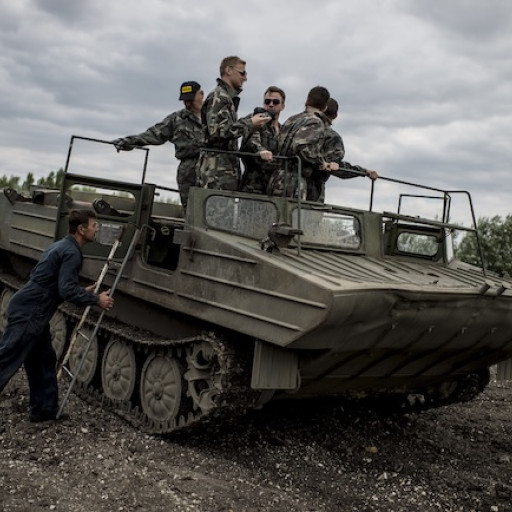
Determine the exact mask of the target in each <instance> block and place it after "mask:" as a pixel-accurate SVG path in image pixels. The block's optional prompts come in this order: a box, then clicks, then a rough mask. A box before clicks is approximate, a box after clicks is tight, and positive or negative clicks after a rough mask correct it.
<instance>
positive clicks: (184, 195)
mask: <svg viewBox="0 0 512 512" xmlns="http://www.w3.org/2000/svg"><path fill="white" fill-rule="evenodd" d="M196 168H197V158H187V159H184V160H182V161H181V162H180V165H179V166H178V172H177V176H176V181H177V182H178V189H179V191H180V200H181V205H182V206H183V209H184V210H186V209H187V203H188V193H189V190H190V187H195V186H196V182H197V177H196Z"/></svg>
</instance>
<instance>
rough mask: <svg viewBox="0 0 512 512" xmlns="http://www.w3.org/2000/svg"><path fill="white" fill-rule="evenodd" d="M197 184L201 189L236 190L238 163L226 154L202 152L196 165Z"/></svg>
mask: <svg viewBox="0 0 512 512" xmlns="http://www.w3.org/2000/svg"><path fill="white" fill-rule="evenodd" d="M197 182H198V186H199V187H201V188H214V189H217V190H238V186H239V183H240V161H239V159H238V157H237V156H234V155H230V154H227V153H217V154H215V153H211V152H202V153H201V156H200V157H199V163H198V165H197Z"/></svg>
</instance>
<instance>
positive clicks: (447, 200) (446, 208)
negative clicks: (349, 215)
mask: <svg viewBox="0 0 512 512" xmlns="http://www.w3.org/2000/svg"><path fill="white" fill-rule="evenodd" d="M75 139H80V140H85V141H89V142H98V143H100V144H111V145H113V144H114V143H113V141H106V140H101V139H95V138H91V137H82V136H78V135H72V136H71V141H70V144H69V150H68V155H67V159H66V165H65V168H64V172H65V173H67V172H68V167H69V161H70V157H71V151H72V149H73V143H74V141H75ZM134 149H140V150H144V151H145V152H146V154H145V158H144V166H143V171H142V180H141V183H142V184H144V183H145V182H146V173H147V164H148V157H149V148H147V147H145V146H134ZM200 150H201V151H203V152H209V153H227V154H231V155H234V156H237V157H242V156H248V157H258V154H257V153H248V152H243V151H230V150H223V149H214V148H205V147H203V148H201V149H200ZM273 158H274V159H276V160H282V161H283V162H284V171H285V176H284V180H285V183H284V185H285V187H284V190H285V191H286V190H287V187H288V179H289V176H290V175H291V172H289V165H290V162H291V161H293V160H295V162H296V166H297V178H298V184H299V193H298V194H297V197H296V198H291V199H295V200H296V201H297V229H298V230H300V229H301V216H302V214H301V210H302V198H301V192H302V189H301V182H302V179H301V178H302V161H301V159H300V158H299V157H298V156H294V157H285V156H279V155H274V157H273ZM350 172H351V173H352V174H353V175H354V176H362V177H365V176H367V174H366V172H364V171H358V170H355V169H351V170H350ZM378 181H389V182H391V183H397V184H400V185H406V186H410V187H417V188H420V189H423V190H428V191H431V192H438V193H440V194H442V195H443V196H442V198H439V199H443V202H444V204H443V219H442V222H441V223H439V222H438V221H433V220H430V219H422V218H420V217H411V216H407V215H402V214H400V207H401V199H402V197H424V198H428V197H432V196H426V195H421V196H420V195H411V194H401V195H400V198H399V204H398V213H397V214H390V213H385V212H383V215H386V216H388V217H390V218H394V219H403V220H407V221H408V222H414V223H420V224H425V223H427V224H431V225H436V226H439V227H447V228H450V229H458V230H461V231H468V232H473V233H474V234H475V237H476V245H477V250H478V255H479V259H480V262H481V265H482V270H483V273H484V276H485V275H486V268H485V260H484V256H483V248H482V243H481V240H480V235H479V232H478V227H477V222H476V216H475V210H474V207H473V201H472V199H471V195H470V193H469V192H468V191H466V190H443V189H440V188H436V187H431V186H428V185H421V184H419V183H413V182H410V181H405V180H400V179H397V178H388V177H385V176H379V179H378ZM375 187H376V181H375V180H371V189H370V205H369V211H370V212H372V211H373V202H374V195H375ZM158 188H163V189H167V187H158ZM168 190H172V191H176V189H171V188H169V189H168ZM453 194H465V195H466V196H467V198H468V202H469V207H470V211H471V219H472V222H473V228H466V227H464V226H456V225H452V224H449V212H450V205H451V199H452V195H453ZM435 198H437V196H436V197H435ZM297 246H298V253H299V254H300V252H301V237H300V235H298V236H297Z"/></svg>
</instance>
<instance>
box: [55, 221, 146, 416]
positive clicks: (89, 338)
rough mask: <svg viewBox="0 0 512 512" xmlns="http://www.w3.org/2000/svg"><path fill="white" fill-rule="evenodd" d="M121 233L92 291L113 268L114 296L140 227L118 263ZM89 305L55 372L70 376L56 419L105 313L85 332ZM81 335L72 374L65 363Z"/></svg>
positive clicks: (96, 290)
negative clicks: (81, 345) (81, 344)
mask: <svg viewBox="0 0 512 512" xmlns="http://www.w3.org/2000/svg"><path fill="white" fill-rule="evenodd" d="M123 233H124V229H123V230H122V231H121V233H120V234H119V236H118V237H117V239H116V240H115V242H114V243H113V244H112V247H111V249H110V252H109V254H108V256H107V260H106V262H105V264H104V265H103V268H102V270H101V273H100V275H99V277H98V280H97V281H96V286H95V287H94V292H95V293H97V292H98V291H99V289H100V287H101V284H102V283H103V279H104V278H105V276H106V274H107V272H108V270H109V269H115V270H117V274H116V277H115V279H114V283H113V284H112V286H111V288H110V296H111V297H113V296H114V292H115V290H116V288H117V284H118V283H119V280H120V279H121V277H122V274H123V271H124V268H125V266H126V263H127V262H128V260H129V259H130V258H131V255H132V253H133V250H134V249H135V245H136V243H137V242H138V240H139V237H140V233H141V228H136V230H135V232H134V234H133V237H132V239H131V241H130V245H129V247H128V250H127V251H126V254H125V256H124V258H123V260H122V262H121V263H120V264H115V263H114V261H113V258H114V256H115V253H116V251H117V249H118V247H119V246H120V245H121V238H122V236H123ZM91 307H92V306H87V307H86V308H85V310H84V312H83V314H82V317H81V319H80V322H78V325H77V327H76V329H75V330H74V333H73V336H72V337H71V340H70V342H69V347H68V350H67V352H66V355H65V356H64V358H63V359H62V362H61V363H60V365H59V370H58V372H57V379H60V377H61V375H62V372H63V371H65V372H66V373H67V374H68V375H69V376H70V377H71V382H70V384H69V387H68V389H67V391H66V393H65V395H64V397H63V399H62V401H61V404H60V407H59V410H58V411H57V415H56V419H59V418H60V417H61V415H62V412H63V410H64V407H65V405H66V403H67V401H68V399H69V395H70V394H71V391H72V390H73V388H74V386H75V384H76V381H77V378H78V375H79V374H80V371H81V370H82V367H83V365H84V363H85V360H86V357H87V353H88V352H89V349H90V348H91V345H92V342H93V340H94V338H95V337H96V335H97V334H98V331H99V328H100V325H101V322H102V321H103V316H104V315H105V310H104V309H102V310H101V313H100V316H99V317H98V320H97V321H96V325H95V326H94V329H93V331H92V333H91V334H86V333H85V332H83V326H84V324H85V322H86V320H87V317H88V316H89V313H90V311H91ZM79 336H80V337H82V338H83V339H85V340H86V342H87V343H86V346H85V349H84V351H83V354H82V356H81V358H80V361H79V363H78V366H77V367H76V371H75V373H74V374H73V373H72V372H71V370H70V369H69V368H67V367H66V366H65V365H66V363H67V362H68V360H69V357H70V355H71V353H72V352H73V349H74V347H75V344H76V341H77V339H78V337H79Z"/></svg>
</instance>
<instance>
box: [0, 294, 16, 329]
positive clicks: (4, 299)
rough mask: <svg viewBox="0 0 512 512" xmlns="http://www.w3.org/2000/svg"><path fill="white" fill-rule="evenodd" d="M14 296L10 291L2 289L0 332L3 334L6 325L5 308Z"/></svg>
mask: <svg viewBox="0 0 512 512" xmlns="http://www.w3.org/2000/svg"><path fill="white" fill-rule="evenodd" d="M13 295H14V293H13V291H12V290H9V288H4V291H3V292H2V295H1V296H0V331H1V332H4V331H5V327H6V325H7V306H8V305H9V301H10V300H11V297H12V296H13Z"/></svg>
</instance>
